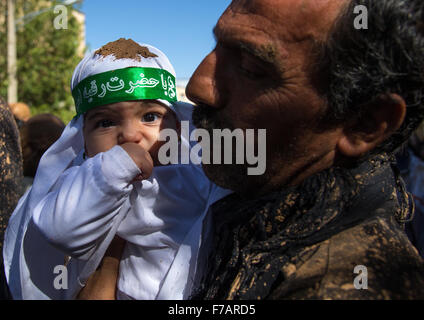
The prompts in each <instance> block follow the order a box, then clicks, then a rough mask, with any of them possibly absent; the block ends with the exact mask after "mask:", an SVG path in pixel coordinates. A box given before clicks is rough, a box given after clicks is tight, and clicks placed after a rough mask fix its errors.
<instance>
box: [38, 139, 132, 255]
mask: <svg viewBox="0 0 424 320" xmlns="http://www.w3.org/2000/svg"><path fill="white" fill-rule="evenodd" d="M139 173H140V170H139V168H138V167H137V166H136V164H135V163H134V162H133V160H132V159H131V157H130V156H129V155H128V154H127V153H126V152H125V151H124V149H122V148H121V147H119V146H115V147H113V148H112V149H111V150H109V151H107V152H104V153H100V154H98V155H96V156H95V157H93V158H90V159H87V160H86V161H85V162H84V163H83V164H82V165H81V166H77V167H71V168H69V169H68V170H66V171H65V172H64V173H63V175H62V176H61V177H60V179H59V180H58V181H57V183H56V184H55V185H54V186H53V188H52V190H51V191H50V192H49V193H48V194H47V195H46V196H45V197H44V198H43V199H41V200H40V202H39V203H38V205H37V206H36V207H35V210H34V213H33V218H32V219H33V221H34V223H35V225H36V226H37V227H38V228H39V229H40V231H41V232H42V233H43V234H44V236H45V237H46V238H47V240H48V241H49V242H50V243H51V244H52V245H53V246H55V247H57V248H58V249H59V250H61V251H63V252H64V253H66V254H68V255H70V256H72V257H75V258H79V259H82V260H86V259H89V258H90V256H91V255H92V253H93V252H94V251H95V250H96V247H97V245H99V244H100V243H101V240H102V239H103V238H104V237H106V235H107V234H108V232H109V231H110V230H111V229H112V226H113V224H114V221H115V218H116V217H117V215H118V213H119V212H120V209H121V207H122V205H123V204H124V202H125V201H126V200H127V199H128V197H129V194H130V192H131V190H132V188H133V186H132V184H130V181H131V180H132V179H133V178H134V177H135V176H136V175H137V174H139Z"/></svg>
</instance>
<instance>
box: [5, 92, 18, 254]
mask: <svg viewBox="0 0 424 320" xmlns="http://www.w3.org/2000/svg"><path fill="white" fill-rule="evenodd" d="M22 174H23V173H22V153H21V147H20V144H19V131H18V127H17V125H16V122H15V120H14V118H13V114H12V111H11V110H10V108H9V106H8V105H7V104H6V102H5V101H4V100H3V99H2V98H1V97H0V250H2V249H3V238H4V232H5V230H6V227H7V222H8V220H9V217H10V215H11V214H12V212H13V210H14V209H15V206H16V205H17V204H18V200H19V198H20V196H21V195H22V194H21V191H22V179H23V176H22Z"/></svg>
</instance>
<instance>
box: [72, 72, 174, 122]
mask: <svg viewBox="0 0 424 320" xmlns="http://www.w3.org/2000/svg"><path fill="white" fill-rule="evenodd" d="M72 96H73V97H74V101H75V108H76V111H77V115H80V114H83V113H84V112H87V111H88V110H90V109H92V108H94V107H98V106H103V105H106V104H109V103H116V102H121V101H130V100H145V99H151V100H156V99H163V100H166V101H169V102H171V103H172V102H176V101H177V92H176V86H175V77H174V76H173V75H172V74H171V73H169V72H168V71H166V70H164V69H157V68H139V67H130V68H124V69H117V70H112V71H107V72H103V73H98V74H95V75H93V76H90V77H87V78H85V79H84V80H82V81H81V82H80V83H78V85H77V86H76V87H75V88H74V89H73V90H72Z"/></svg>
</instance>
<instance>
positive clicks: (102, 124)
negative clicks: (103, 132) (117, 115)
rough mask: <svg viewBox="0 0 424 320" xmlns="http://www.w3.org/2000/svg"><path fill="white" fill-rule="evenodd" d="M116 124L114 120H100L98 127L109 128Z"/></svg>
mask: <svg viewBox="0 0 424 320" xmlns="http://www.w3.org/2000/svg"><path fill="white" fill-rule="evenodd" d="M113 125H115V123H114V122H113V121H112V120H100V121H98V122H97V123H96V128H99V127H100V128H109V127H112V126H113Z"/></svg>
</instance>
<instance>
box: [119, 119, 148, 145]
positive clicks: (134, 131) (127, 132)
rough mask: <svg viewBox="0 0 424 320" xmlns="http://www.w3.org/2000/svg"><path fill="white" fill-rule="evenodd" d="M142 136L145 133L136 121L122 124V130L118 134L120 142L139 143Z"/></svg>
mask: <svg viewBox="0 0 424 320" xmlns="http://www.w3.org/2000/svg"><path fill="white" fill-rule="evenodd" d="M142 137H143V135H142V132H141V130H140V128H139V127H138V126H137V125H136V124H135V123H134V122H127V123H125V124H124V125H123V126H121V131H120V133H119V136H118V143H119V144H124V143H127V142H133V143H139V142H140V141H141V139H142Z"/></svg>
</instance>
